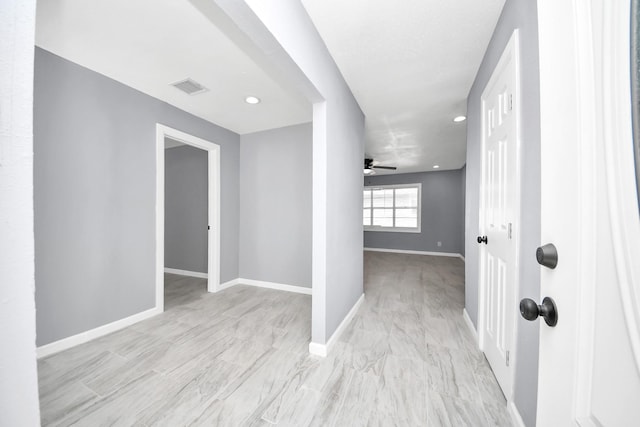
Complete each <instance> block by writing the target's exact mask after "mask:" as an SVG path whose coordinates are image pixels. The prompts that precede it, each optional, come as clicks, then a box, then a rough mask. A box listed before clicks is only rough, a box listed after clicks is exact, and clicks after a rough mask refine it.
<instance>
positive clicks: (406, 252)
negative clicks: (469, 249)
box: [364, 248, 464, 261]
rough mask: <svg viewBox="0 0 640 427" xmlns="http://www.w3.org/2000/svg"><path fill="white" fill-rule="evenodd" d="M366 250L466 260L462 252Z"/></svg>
mask: <svg viewBox="0 0 640 427" xmlns="http://www.w3.org/2000/svg"><path fill="white" fill-rule="evenodd" d="M364 250H365V251H369V252H389V253H392V254H409V255H429V256H446V257H453V258H461V259H462V260H463V261H464V257H463V256H462V255H461V254H457V253H453V252H428V251H410V250H405V249H383V248H364Z"/></svg>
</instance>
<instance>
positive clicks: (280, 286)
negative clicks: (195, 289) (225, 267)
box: [218, 277, 311, 295]
mask: <svg viewBox="0 0 640 427" xmlns="http://www.w3.org/2000/svg"><path fill="white" fill-rule="evenodd" d="M236 285H248V286H256V287H258V288H267V289H275V290H276V291H285V292H294V293H296V294H304V295H311V288H307V287H305V286H296V285H287V284H284V283H276V282H266V281H264V280H253V279H243V278H241V277H239V278H237V279H233V280H229V281H228V282H224V283H222V284H221V285H220V286H219V287H218V290H222V289H227V288H230V287H232V286H236Z"/></svg>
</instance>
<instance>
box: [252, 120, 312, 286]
mask: <svg viewBox="0 0 640 427" xmlns="http://www.w3.org/2000/svg"><path fill="white" fill-rule="evenodd" d="M312 131H313V130H312V125H311V123H306V124H302V125H296V126H288V127H285V128H279V129H272V130H268V131H264V132H256V133H252V134H248V135H242V136H241V137H240V256H239V259H240V277H242V278H243V279H252V280H261V281H266V282H275V283H282V284H285V285H293V286H302V287H306V288H310V287H311V229H312V222H311V209H312V206H311V145H312Z"/></svg>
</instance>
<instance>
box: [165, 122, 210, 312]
mask: <svg viewBox="0 0 640 427" xmlns="http://www.w3.org/2000/svg"><path fill="white" fill-rule="evenodd" d="M167 140H169V141H174V142H176V143H179V144H183V145H187V146H191V147H195V148H198V149H201V150H204V151H206V152H207V196H208V197H207V203H206V205H207V222H208V224H206V229H205V230H203V232H206V233H207V239H206V241H207V251H206V265H207V273H206V279H207V291H208V292H217V291H218V289H219V286H220V146H219V145H217V144H214V143H213V142H210V141H207V140H204V139H201V138H198V137H195V136H193V135H190V134H187V133H184V132H182V131H179V130H177V129H173V128H170V127H168V126H164V125H161V124H156V277H155V280H156V282H155V283H156V307H158V308H160V309H161V310H162V311H164V273H165V208H166V206H165V173H166V170H165V148H166V141H167ZM173 272H178V273H180V270H174V271H173ZM200 277H203V278H204V277H205V275H204V274H202V275H201V276H200Z"/></svg>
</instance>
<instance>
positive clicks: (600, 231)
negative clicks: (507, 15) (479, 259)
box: [537, 0, 640, 426]
mask: <svg viewBox="0 0 640 427" xmlns="http://www.w3.org/2000/svg"><path fill="white" fill-rule="evenodd" d="M538 14H539V16H538V25H539V42H540V108H541V144H542V151H541V160H542V182H541V184H542V201H541V202H542V236H541V238H542V242H541V243H553V244H555V246H556V247H557V249H558V265H557V267H556V268H555V269H553V270H551V269H547V268H544V267H541V268H542V272H541V295H540V298H542V297H546V296H548V297H551V298H553V299H554V300H555V302H556V306H557V309H558V324H557V326H556V327H553V328H551V327H548V326H546V325H544V324H543V325H542V326H541V328H540V357H539V380H538V381H539V382H538V411H537V423H538V425H540V426H551V425H554V426H555V425H558V426H560V425H562V426H569V425H594V426H631V425H638V423H639V421H638V420H640V218H639V213H638V204H637V195H636V188H635V177H634V165H633V151H632V150H633V145H632V136H631V135H632V132H631V131H632V129H631V120H630V117H631V103H630V78H629V77H630V67H629V65H630V62H629V34H630V33H629V22H630V4H629V1H628V0H626V1H624V0H621V1H610V2H603V1H601V0H572V1H563V2H558V1H555V0H539V1H538Z"/></svg>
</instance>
